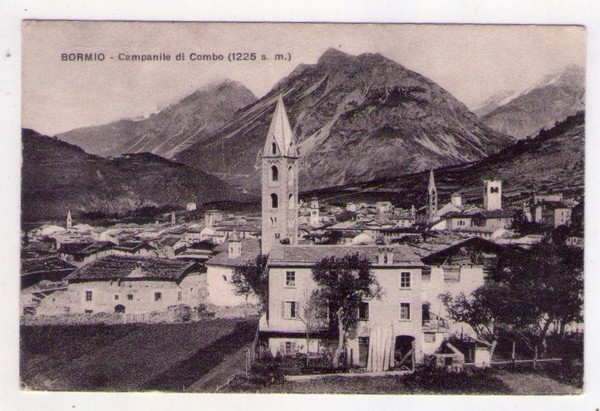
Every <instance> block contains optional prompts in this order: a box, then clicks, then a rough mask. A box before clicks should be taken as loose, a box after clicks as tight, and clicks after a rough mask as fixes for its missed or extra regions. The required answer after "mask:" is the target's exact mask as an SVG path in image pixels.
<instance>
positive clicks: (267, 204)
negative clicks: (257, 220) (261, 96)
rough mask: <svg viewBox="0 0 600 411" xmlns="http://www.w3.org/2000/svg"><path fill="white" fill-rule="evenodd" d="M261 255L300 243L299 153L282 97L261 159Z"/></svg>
mask: <svg viewBox="0 0 600 411" xmlns="http://www.w3.org/2000/svg"><path fill="white" fill-rule="evenodd" d="M261 166H262V234H261V241H262V244H261V249H262V254H263V255H267V254H269V251H270V250H271V248H272V247H273V246H275V245H277V244H292V245H294V244H296V243H297V241H298V151H297V149H296V139H295V138H294V133H293V131H292V127H291V126H290V121H289V119H288V116H287V113H286V111H285V106H284V104H283V98H282V97H281V95H279V96H278V97H277V104H276V106H275V111H274V112H273V119H272V120H271V125H270V126H269V131H268V133H267V138H266V141H265V147H264V150H263V155H262V163H261Z"/></svg>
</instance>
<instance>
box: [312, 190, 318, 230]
mask: <svg viewBox="0 0 600 411" xmlns="http://www.w3.org/2000/svg"><path fill="white" fill-rule="evenodd" d="M319 220H320V217H319V199H318V198H317V197H313V198H311V199H310V225H311V226H313V227H316V226H318V225H319Z"/></svg>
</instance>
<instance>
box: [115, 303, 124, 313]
mask: <svg viewBox="0 0 600 411" xmlns="http://www.w3.org/2000/svg"><path fill="white" fill-rule="evenodd" d="M124 312H125V306H124V305H123V304H119V305H116V306H115V313H120V314H123V313H124Z"/></svg>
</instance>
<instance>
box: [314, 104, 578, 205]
mask: <svg viewBox="0 0 600 411" xmlns="http://www.w3.org/2000/svg"><path fill="white" fill-rule="evenodd" d="M584 171H585V114H584V112H579V113H577V114H575V115H573V116H569V117H568V118H567V119H565V120H564V121H562V122H559V123H558V124H557V125H556V126H555V127H553V128H551V129H549V130H544V131H542V132H540V133H539V134H538V135H537V136H536V137H534V138H532V139H527V140H520V141H518V142H517V143H515V144H514V145H511V146H509V147H507V148H505V149H503V150H501V151H500V152H498V153H496V154H494V155H492V156H489V157H487V158H485V159H483V160H481V161H477V162H473V163H470V164H464V165H458V166H451V167H445V168H441V169H437V170H435V181H436V186H437V188H438V193H439V196H440V197H439V198H440V204H443V203H445V202H447V201H450V194H451V193H453V192H456V191H458V192H460V193H461V194H462V195H463V197H464V198H465V199H466V200H471V201H473V200H474V201H476V202H481V199H482V196H483V183H482V181H483V180H484V179H489V178H498V179H501V180H502V181H503V197H504V198H505V200H507V201H510V200H511V199H518V198H521V197H522V196H523V193H526V192H530V191H531V190H536V191H544V190H558V191H562V192H566V193H568V192H570V193H574V194H577V195H581V194H583V192H584ZM428 177H429V173H428V172H422V173H416V174H411V175H406V176H401V177H397V178H388V179H381V180H374V181H370V182H367V183H361V184H352V185H348V186H344V187H335V188H331V189H325V190H320V191H316V192H307V193H304V197H310V196H312V195H315V194H316V195H317V196H318V197H319V199H323V200H326V199H327V198H332V199H335V201H338V202H346V201H366V200H369V201H374V200H376V201H379V200H390V201H392V202H394V203H395V204H397V205H400V206H403V207H410V206H411V205H412V204H414V205H415V206H416V207H417V208H418V207H422V206H424V205H425V204H426V201H427V183H428Z"/></svg>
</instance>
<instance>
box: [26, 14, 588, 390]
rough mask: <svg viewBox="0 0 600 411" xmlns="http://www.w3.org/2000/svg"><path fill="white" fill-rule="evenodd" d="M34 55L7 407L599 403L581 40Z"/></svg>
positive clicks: (268, 39)
mask: <svg viewBox="0 0 600 411" xmlns="http://www.w3.org/2000/svg"><path fill="white" fill-rule="evenodd" d="M21 36H22V49H21V54H22V56H21V58H22V69H21V70H22V83H21V90H22V96H21V113H22V117H21V125H22V135H21V145H22V146H21V150H22V163H21V181H20V194H21V198H20V204H21V205H20V213H21V221H20V291H19V297H18V306H19V336H18V338H19V382H20V390H22V391H24V392H55V391H58V392H157V391H158V392H164V393H186V394H193V393H219V394H224V395H227V394H232V393H245V394H271V393H280V394H282V393H285V394H289V393H297V394H381V395H415V394H417V395H421V394H425V395H464V394H467V395H501V396H530V395H543V396H548V395H549V396H558V397H562V398H564V397H565V396H579V395H582V394H583V393H584V392H585V390H586V385H585V384H584V381H587V376H586V375H585V373H584V354H587V352H586V353H584V336H585V335H586V325H588V324H586V323H585V322H584V289H585V287H584V279H586V281H587V277H588V275H590V272H589V271H586V275H585V276H584V268H585V269H586V270H587V268H588V267H587V266H586V265H585V264H584V249H585V248H584V245H585V244H586V240H585V239H586V236H585V234H586V233H585V230H584V226H585V224H584V221H585V209H584V208H585V207H584V204H585V200H586V187H585V184H584V183H585V165H586V158H585V148H586V132H585V131H586V130H585V126H586V63H587V61H586V44H587V42H586V36H587V34H586V28H585V27H583V26H581V25H510V24H508V25H494V24H479V25H469V24H342V23H335V24H334V23H258V22H256V23H250V22H248V23H242V22H228V23H225V22H166V21H165V22H148V21H145V22H141V21H67V20H52V21H51V20H24V21H23V22H22V32H21ZM588 80H589V79H588ZM592 160H593V159H592ZM586 284H587V282H586ZM591 325H592V326H593V324H591ZM586 371H587V368H586Z"/></svg>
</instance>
